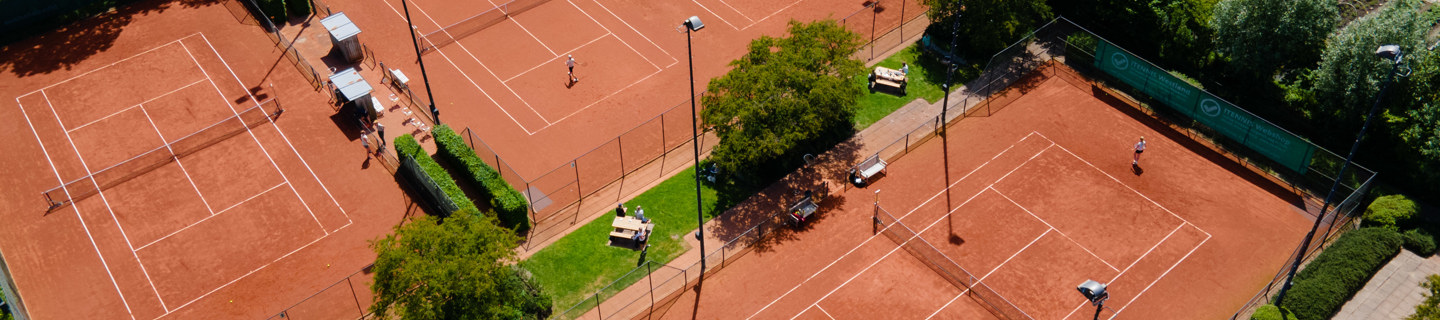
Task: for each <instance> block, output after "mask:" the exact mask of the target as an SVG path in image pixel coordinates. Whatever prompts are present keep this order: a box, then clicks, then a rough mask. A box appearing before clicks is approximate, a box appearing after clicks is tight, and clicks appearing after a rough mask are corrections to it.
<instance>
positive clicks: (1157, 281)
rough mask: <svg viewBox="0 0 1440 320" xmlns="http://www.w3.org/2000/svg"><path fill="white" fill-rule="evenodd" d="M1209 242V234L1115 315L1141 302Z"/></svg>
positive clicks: (1116, 311)
mask: <svg viewBox="0 0 1440 320" xmlns="http://www.w3.org/2000/svg"><path fill="white" fill-rule="evenodd" d="M1186 223H1189V222H1186ZM1192 226H1193V224H1192ZM1195 228H1196V229H1199V228H1200V227H1198V226H1197V227H1195ZM1200 232H1205V230H1200ZM1209 241H1210V236H1208V234H1207V236H1206V237H1205V240H1201V241H1200V244H1197V245H1195V248H1193V249H1190V252H1186V253H1185V256H1184V257H1180V261H1176V262H1175V264H1173V265H1170V268H1169V269H1165V272H1164V273H1161V274H1160V276H1159V277H1155V280H1154V281H1150V285H1147V286H1145V289H1142V290H1140V293H1137V294H1135V298H1133V299H1130V302H1129V303H1126V304H1125V306H1124V307H1120V310H1115V315H1119V314H1120V313H1121V312H1125V308H1129V307H1130V305H1133V304H1135V301H1137V300H1140V296H1144V295H1145V292H1147V291H1150V288H1151V287H1154V286H1155V284H1156V283H1159V282H1160V279H1165V276H1166V275H1169V274H1170V271H1173V270H1175V267H1179V266H1180V263H1181V262H1185V259H1189V258H1190V255H1191V254H1194V253H1195V250H1200V247H1201V246H1204V245H1205V243H1206V242H1209ZM1113 317H1114V316H1111V318H1113Z"/></svg>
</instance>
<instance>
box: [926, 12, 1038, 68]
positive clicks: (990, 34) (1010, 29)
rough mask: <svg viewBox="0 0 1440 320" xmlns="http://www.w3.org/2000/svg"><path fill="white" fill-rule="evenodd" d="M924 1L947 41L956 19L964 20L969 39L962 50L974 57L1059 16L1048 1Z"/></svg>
mask: <svg viewBox="0 0 1440 320" xmlns="http://www.w3.org/2000/svg"><path fill="white" fill-rule="evenodd" d="M921 2H922V3H923V4H925V5H926V6H928V7H930V11H929V12H928V14H929V15H930V18H931V21H936V23H934V25H936V26H940V27H941V28H939V29H938V30H940V31H941V32H942V33H943V34H945V35H946V36H945V37H941V38H943V41H947V42H948V41H949V38H950V37H949V36H948V35H949V34H950V32H951V31H953V30H951V29H950V26H951V25H952V23H954V20H953V19H960V22H959V30H960V37H962V38H964V40H963V41H965V42H962V44H961V47H960V48H959V49H961V50H963V52H966V53H968V54H969V55H970V56H984V57H989V56H990V55H991V54H993V53H995V52H996V51H999V50H1000V49H1004V48H1005V47H1006V46H1009V45H1010V44H1011V43H1013V42H1015V41H1016V40H1020V37H1022V36H1024V35H1025V34H1026V33H1028V32H1030V30H1034V29H1035V28H1038V27H1040V25H1042V24H1045V22H1048V21H1050V19H1053V18H1054V17H1055V15H1054V14H1053V13H1051V12H1050V6H1049V5H1046V4H1045V0H972V1H965V3H964V4H963V5H962V4H961V3H960V1H954V0H921ZM957 14H958V15H959V16H958V17H957V16H956V15H957Z"/></svg>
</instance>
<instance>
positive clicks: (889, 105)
mask: <svg viewBox="0 0 1440 320" xmlns="http://www.w3.org/2000/svg"><path fill="white" fill-rule="evenodd" d="M921 50H922V49H920V47H919V44H913V45H910V46H909V47H905V49H904V50H901V51H900V52H897V53H895V55H892V56H890V57H889V58H885V60H882V61H880V63H877V64H875V65H876V66H881V67H886V68H891V69H900V66H901V63H909V64H910V76H909V77H908V79H907V80H908V81H909V83H907V84H906V85H905V87H906V89H905V96H904V97H900V96H896V95H894V94H891V93H889V92H888V91H876V92H870V90H869V89H866V90H865V94H864V95H863V96H861V97H860V100H859V101H857V103H856V106H855V130H865V128H866V127H869V126H870V125H871V124H875V122H876V121H880V119H883V118H885V116H888V115H890V113H891V112H895V110H899V109H900V107H904V106H905V104H908V103H910V102H911V101H915V99H925V101H926V102H928V103H932V104H933V103H935V102H938V101H940V98H942V97H944V96H945V91H944V90H941V89H940V85H941V84H943V83H945V73H944V72H945V67H944V65H942V64H940V62H939V61H937V60H935V58H933V57H930V56H922V55H921V54H920V52H921ZM867 75H869V73H868V71H867V73H866V74H865V75H861V76H858V77H856V78H855V84H856V85H858V86H861V87H862V88H867V87H868V82H867V79H866V78H867V77H866V76H867ZM979 75H980V70H979V68H977V67H976V66H974V65H962V66H961V67H960V68H959V69H958V70H956V71H955V79H954V80H952V81H953V82H954V83H956V85H955V86H956V87H959V86H960V85H962V84H964V83H965V82H967V81H970V80H971V79H975V77H977V76H979ZM937 112H938V111H937Z"/></svg>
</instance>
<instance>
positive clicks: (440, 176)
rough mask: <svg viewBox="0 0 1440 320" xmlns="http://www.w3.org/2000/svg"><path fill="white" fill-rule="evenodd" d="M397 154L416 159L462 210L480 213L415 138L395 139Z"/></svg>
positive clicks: (448, 174)
mask: <svg viewBox="0 0 1440 320" xmlns="http://www.w3.org/2000/svg"><path fill="white" fill-rule="evenodd" d="M395 153H398V154H400V157H401V158H411V159H415V163H418V164H420V168H421V169H424V170H425V174H426V175H429V176H430V179H432V180H435V184H438V185H440V189H441V190H444V191H445V195H446V196H448V197H449V198H450V200H451V201H454V202H455V205H456V206H459V207H460V210H467V209H469V210H475V212H480V209H477V208H475V202H471V201H470V198H469V197H466V196H465V191H463V190H460V186H458V185H456V184H455V179H454V178H451V177H450V173H448V172H445V168H441V167H440V164H439V163H436V162H435V159H431V158H430V155H429V154H427V153H425V148H422V147H420V142H419V141H415V136H412V135H410V134H404V135H401V136H399V137H395ZM449 213H450V212H445V213H444V214H447V215H448V214H449Z"/></svg>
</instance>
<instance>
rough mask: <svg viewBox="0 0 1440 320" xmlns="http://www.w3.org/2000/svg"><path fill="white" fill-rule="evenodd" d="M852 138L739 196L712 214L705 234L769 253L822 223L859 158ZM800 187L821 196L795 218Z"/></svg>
mask: <svg viewBox="0 0 1440 320" xmlns="http://www.w3.org/2000/svg"><path fill="white" fill-rule="evenodd" d="M857 140H858V139H851V140H846V141H845V142H842V143H840V144H837V145H835V147H833V148H831V149H830V150H829V151H827V152H825V153H823V154H820V155H817V156H815V157H814V159H813V160H811V161H809V164H808V165H803V166H801V167H800V168H798V169H795V170H794V171H791V172H790V174H788V175H785V176H784V177H781V178H780V179H778V180H776V181H775V182H773V183H771V184H770V185H768V186H766V187H765V188H764V189H761V190H760V191H759V192H756V193H754V194H753V195H751V196H749V197H747V198H745V199H744V200H741V201H740V202H739V203H738V204H737V205H735V206H734V207H732V208H730V210H727V211H726V212H725V213H724V214H723V215H720V216H717V217H716V218H715V219H716V220H718V221H719V222H718V223H715V224H714V225H713V226H712V227H711V228H709V229H706V232H707V233H708V234H707V235H711V236H713V237H716V238H718V239H722V240H725V241H726V242H727V243H732V246H734V248H727V249H736V248H738V244H742V243H744V244H749V245H750V246H751V249H752V250H755V251H756V252H769V251H771V250H773V249H774V246H776V245H779V244H781V243H785V242H789V241H793V240H796V239H797V238H798V236H799V234H800V233H803V232H806V231H808V230H811V229H813V228H814V225H815V224H817V223H823V222H824V221H826V220H827V219H828V216H830V215H832V214H833V213H836V212H839V208H842V207H843V206H844V205H845V203H846V199H845V197H844V196H843V195H842V193H843V192H844V191H845V190H847V189H848V188H850V185H849V184H847V183H846V181H847V179H848V177H849V173H850V171H849V170H850V168H851V166H853V165H854V163H855V162H857V161H858V159H859V158H860V149H861V147H862V145H860V143H859V142H857ZM806 191H811V192H812V193H813V194H816V195H819V196H820V197H821V198H822V199H821V200H820V201H819V202H818V203H817V205H818V206H819V208H818V209H817V210H816V211H815V213H814V214H813V215H811V216H810V217H809V218H807V219H806V220H805V221H804V222H801V223H795V220H794V219H792V218H791V217H790V216H789V209H790V208H791V207H792V206H794V205H795V204H796V202H798V201H800V200H801V199H803V198H804V197H805V195H806Z"/></svg>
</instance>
